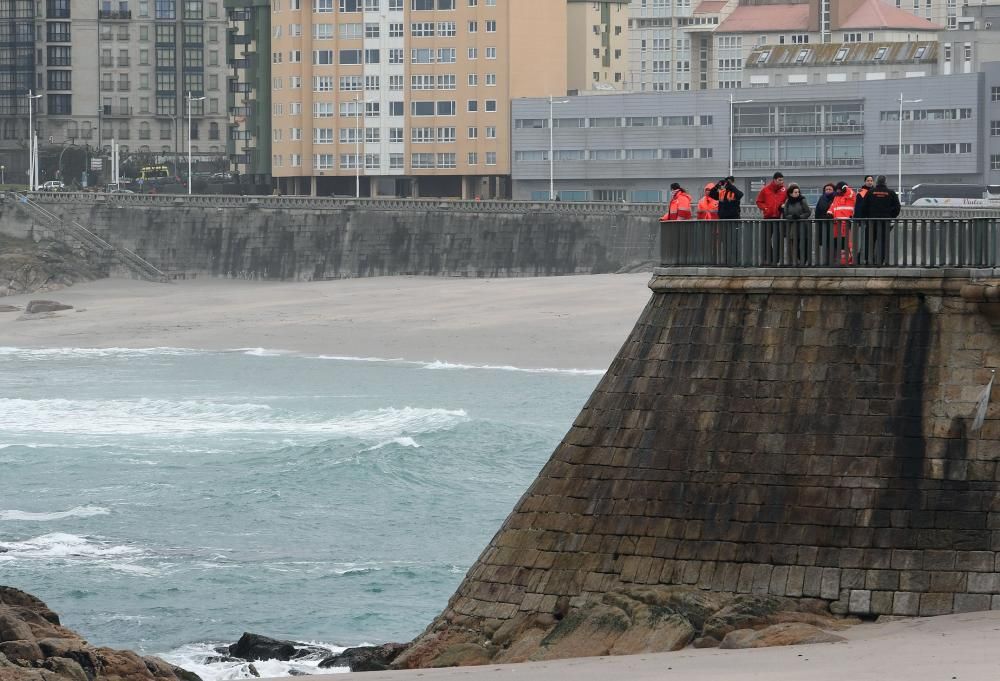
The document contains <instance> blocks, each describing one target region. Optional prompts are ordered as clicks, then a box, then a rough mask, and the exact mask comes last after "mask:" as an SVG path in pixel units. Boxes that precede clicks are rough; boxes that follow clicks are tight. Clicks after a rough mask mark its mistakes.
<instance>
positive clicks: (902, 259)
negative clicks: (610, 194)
mask: <svg viewBox="0 0 1000 681" xmlns="http://www.w3.org/2000/svg"><path fill="white" fill-rule="evenodd" d="M660 256H661V257H660V260H661V263H662V264H663V266H664V267H676V266H682V267H691V266H696V267H795V268H811V267H824V268H825V267H842V268H855V267H876V268H880V267H891V268H912V267H918V268H942V267H949V268H954V267H970V268H972V267H974V268H985V267H997V266H998V264H1000V217H997V216H991V217H960V218H948V217H929V218H912V217H906V218H895V219H891V220H890V219H885V220H876V219H868V220H853V219H850V220H832V219H830V220H686V221H675V222H664V223H661V228H660Z"/></svg>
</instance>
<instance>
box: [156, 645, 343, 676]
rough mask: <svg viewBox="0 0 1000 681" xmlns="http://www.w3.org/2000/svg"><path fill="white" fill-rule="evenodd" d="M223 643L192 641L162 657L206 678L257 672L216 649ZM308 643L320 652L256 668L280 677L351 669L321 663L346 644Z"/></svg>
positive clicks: (260, 662)
mask: <svg viewBox="0 0 1000 681" xmlns="http://www.w3.org/2000/svg"><path fill="white" fill-rule="evenodd" d="M223 645H224V644H222V643H189V644H188V645H184V646H181V647H179V648H175V649H174V650H171V651H169V652H166V653H161V654H160V655H159V657H162V658H163V659H164V660H166V661H167V662H169V663H171V664H174V665H177V666H178V667H181V668H182V669H186V670H188V671H190V672H194V673H195V674H197V675H198V676H200V677H201V678H202V679H203V681H229V680H230V679H251V678H254V676H255V675H254V674H253V673H252V672H251V671H250V663H249V662H246V661H245V660H237V659H234V658H231V657H229V656H228V655H226V654H222V653H219V651H218V650H216V648H219V647H222V646H223ZM304 645H308V646H310V647H313V648H317V649H318V651H319V652H317V653H314V654H312V655H308V656H306V657H301V658H298V659H295V660H291V661H288V662H283V661H281V660H258V661H256V662H254V663H253V666H254V669H255V670H256V671H257V676H262V677H264V678H272V677H275V678H276V677H286V676H299V675H304V676H312V675H315V674H337V673H342V672H347V671H349V669H348V668H347V667H333V668H331V669H320V668H319V663H320V662H321V661H322V660H324V659H326V658H327V657H329V656H331V655H336V654H338V653H342V652H344V651H345V650H346V648H345V647H343V646H336V645H333V644H330V643H319V642H314V641H307V642H305V643H304Z"/></svg>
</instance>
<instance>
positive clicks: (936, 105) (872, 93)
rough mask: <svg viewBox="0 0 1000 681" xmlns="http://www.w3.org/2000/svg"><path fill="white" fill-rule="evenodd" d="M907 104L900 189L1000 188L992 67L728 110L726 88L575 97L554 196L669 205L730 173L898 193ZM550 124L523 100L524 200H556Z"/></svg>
mask: <svg viewBox="0 0 1000 681" xmlns="http://www.w3.org/2000/svg"><path fill="white" fill-rule="evenodd" d="M901 95H902V97H903V99H904V100H906V103H905V104H904V107H903V121H902V126H903V127H902V131H903V149H902V152H903V158H902V161H903V164H902V166H903V186H904V188H909V187H911V186H913V185H915V184H918V183H920V182H956V183H965V182H973V183H984V184H996V183H1000V65H998V64H996V63H993V64H987V65H984V72H983V73H975V74H969V75H952V76H928V77H925V78H909V79H906V78H903V79H899V80H885V81H864V80H858V81H853V82H839V83H838V82H828V83H822V84H817V85H802V86H799V87H794V88H787V87H772V88H759V89H755V90H753V97H752V101H745V100H743V101H741V100H737V101H736V102H735V103H732V104H731V103H730V98H729V93H727V92H723V91H719V90H708V91H696V92H689V93H673V94H666V93H664V94H659V93H628V94H607V95H590V96H581V97H573V98H571V100H570V102H569V103H567V104H565V105H563V106H561V107H560V108H559V110H558V116H557V118H555V119H554V123H555V125H554V126H553V128H552V130H551V133H552V140H553V143H554V148H555V153H554V172H553V175H554V178H553V179H554V183H555V189H556V192H557V194H558V195H559V197H560V198H561V199H562V200H588V201H663V200H664V199H665V197H666V195H667V193H668V192H667V190H666V188H667V187H668V186H669V184H670V183H671V182H674V181H677V182H680V183H681V184H682V185H683V186H685V187H686V188H687V189H688V190H689V191H691V192H692V194H694V195H696V196H697V195H700V194H701V187H703V186H704V184H705V183H707V182H712V181H716V180H718V179H719V178H722V177H725V176H727V175H729V174H730V165H732V172H733V174H735V175H736V176H737V178H738V180H739V183H740V184H741V185H742V187H743V188H744V189H745V190H746V191H748V192H750V191H752V190H755V189H756V188H758V187H759V186H761V185H762V184H763V183H764V182H766V181H767V180H769V179H770V177H771V174H772V173H773V172H774V171H775V170H781V171H782V172H783V173H784V174H785V176H786V178H787V180H788V181H794V182H798V183H799V184H800V185H801V186H802V187H803V189H804V190H805V191H806V192H807V193H812V194H815V193H818V191H819V189H820V188H821V187H822V185H823V184H824V183H826V182H828V181H837V180H841V179H843V180H845V181H847V182H849V183H851V184H857V183H858V182H860V180H861V178H862V177H863V176H864V175H866V174H884V175H886V176H888V177H889V178H891V183H892V184H893V185H896V183H897V179H896V174H897V166H898V162H899V151H900V149H899V142H898V136H899V129H900V121H899V99H900V96H901ZM909 100H920V101H919V102H913V103H911V102H910V101H909ZM547 114H548V104H547V102H546V101H544V100H539V99H523V100H519V101H516V102H515V103H514V107H513V116H514V139H513V154H514V167H513V181H514V198H517V199H534V200H543V199H545V198H546V197H547V196H548V187H549V177H550V175H549V173H550V165H549V162H548V158H549V157H548V146H549V139H550V138H549V133H550V130H549V129H548V120H547ZM994 140H996V141H994Z"/></svg>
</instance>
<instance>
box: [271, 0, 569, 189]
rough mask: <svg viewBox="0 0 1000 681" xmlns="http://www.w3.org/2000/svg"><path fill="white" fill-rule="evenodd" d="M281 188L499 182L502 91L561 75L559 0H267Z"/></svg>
mask: <svg viewBox="0 0 1000 681" xmlns="http://www.w3.org/2000/svg"><path fill="white" fill-rule="evenodd" d="M271 9H272V13H271V55H270V56H271V81H272V82H271V153H272V159H271V171H272V174H273V176H274V178H275V180H276V181H277V185H278V188H279V190H280V191H282V192H283V193H291V194H319V195H330V194H337V195H353V194H354V193H355V191H356V186H357V184H360V186H361V188H360V192H361V194H362V195H365V196H367V195H380V194H394V195H399V196H464V197H469V198H471V197H475V196H481V197H483V198H488V197H495V196H505V195H508V194H509V191H510V190H509V177H510V103H511V100H512V99H513V98H517V97H528V96H536V97H537V96H548V95H556V96H560V95H563V94H565V92H566V89H567V87H566V86H567V80H566V78H567V68H566V61H567V44H566V28H567V8H566V2H565V0H555V1H553V0H547V1H546V2H537V0H271Z"/></svg>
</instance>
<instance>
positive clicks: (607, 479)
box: [418, 272, 1000, 644]
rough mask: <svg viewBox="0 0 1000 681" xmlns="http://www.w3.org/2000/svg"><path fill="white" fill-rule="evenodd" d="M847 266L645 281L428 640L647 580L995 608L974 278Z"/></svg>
mask: <svg viewBox="0 0 1000 681" xmlns="http://www.w3.org/2000/svg"><path fill="white" fill-rule="evenodd" d="M831 274H832V275H831ZM856 274H858V273H843V272H841V273H828V274H827V275H823V274H822V273H812V274H809V275H804V276H778V277H765V276H759V277H740V276H722V277H711V276H702V277H697V276H691V277H684V276H666V275H663V276H655V277H654V278H653V280H652V282H651V284H650V287H651V288H652V290H653V295H652V297H651V300H650V301H649V304H648V305H647V307H646V309H645V310H644V312H643V314H642V316H641V318H640V319H639V321H638V322H637V324H636V325H635V328H634V329H633V331H632V333H631V335H630V336H629V338H628V340H626V342H625V344H624V345H623V347H622V349H621V351H620V353H619V354H618V356H617V357H616V359H615V360H614V362H613V363H612V365H611V367H610V369H609V371H608V372H607V374H606V375H605V377H604V379H603V380H602V381H601V382H600V384H599V385H598V387H597V389H596V390H595V391H594V393H593V395H592V396H591V398H590V399H589V401H588V402H587V404H586V406H585V407H584V408H583V410H582V411H581V412H580V415H579V416H578V417H577V419H576V421H575V422H574V423H573V426H572V428H570V430H569V432H568V433H567V434H566V436H565V438H564V439H563V441H562V443H561V444H560V445H559V447H558V448H557V449H556V451H555V452H554V453H553V455H552V457H551V459H550V460H549V461H548V463H547V464H546V465H545V467H544V468H543V470H542V471H541V472H540V473H539V475H538V478H537V479H536V480H535V482H534V483H533V484H532V485H531V487H530V488H529V489H528V490H527V492H526V493H525V494H524V496H523V497H522V498H521V499H520V501H519V502H518V504H517V506H516V508H515V509H514V510H513V512H512V513H511V514H510V516H509V517H508V518H507V519H506V521H505V522H504V524H503V526H502V527H501V528H500V530H499V532H497V534H496V536H495V537H494V538H493V540H492V541H491V542H490V544H489V546H488V547H487V548H486V549H485V550H484V551H483V553H482V555H481V556H480V558H479V560H478V561H477V562H476V564H475V565H474V566H473V567H472V568H471V570H470V571H469V573H468V575H467V576H466V579H465V581H464V582H463V583H462V584H461V586H460V587H459V589H458V591H457V593H456V594H455V595H454V597H453V598H452V599H451V601H450V602H449V604H448V607H447V609H446V611H445V612H444V613H443V614H442V615H441V616H440V617H439V618H438V620H437V621H436V622H435V623H434V624H432V625H431V627H430V628H429V629H428V632H427V634H425V637H426V636H431V635H432V632H436V633H434V634H433V635H435V636H437V635H440V633H441V632H442V631H447V630H448V629H449V628H462V629H464V630H471V631H475V630H478V631H481V632H485V633H484V634H483V635H484V636H485V637H486V638H487V639H488V637H489V632H490V631H492V630H493V629H495V628H496V627H497V626H499V625H500V624H501V623H502V622H503V621H504V620H507V619H509V618H512V617H514V616H515V615H518V614H523V613H532V612H535V613H540V614H548V613H552V614H555V615H556V616H559V615H560V614H565V612H567V611H568V610H569V609H572V608H573V607H576V606H582V605H584V604H587V603H589V602H594V601H597V600H598V599H600V597H601V595H602V594H605V593H607V592H609V591H612V590H615V589H621V588H628V587H632V586H635V585H657V584H675V585H679V584H686V585H693V586H697V587H699V588H701V589H705V590H711V591H726V592H738V593H758V594H774V595H780V596H793V597H800V596H801V597H815V598H822V599H827V600H829V601H831V602H832V609H833V610H834V611H835V612H841V613H853V614H858V615H879V614H898V615H938V614H944V613H953V612H962V611H969V610H987V609H990V608H1000V564H998V557H1000V494H998V492H1000V478H998V474H1000V471H998V469H997V459H998V458H1000V443H998V441H1000V419H998V418H997V417H998V415H1000V411H998V410H997V408H996V406H991V407H990V410H989V418H988V419H987V421H986V424H985V426H984V427H983V428H982V430H981V431H979V432H975V433H972V432H970V431H969V427H970V423H971V421H972V416H973V413H974V411H975V405H976V398H977V397H978V395H979V394H980V392H981V391H982V390H983V388H984V386H985V385H986V384H987V383H988V381H989V379H990V375H991V372H990V369H989V367H995V366H997V364H1000V336H998V335H997V334H996V333H995V332H994V331H993V329H992V328H991V326H990V324H989V323H988V321H987V320H986V319H985V318H984V317H983V316H982V315H981V314H980V313H979V310H978V308H977V306H976V305H975V304H974V303H972V302H968V301H966V299H963V298H962V296H961V287H962V285H963V284H967V283H968V277H969V273H968V272H963V273H957V274H955V273H951V274H949V273H944V274H943V275H942V274H940V273H939V274H937V275H933V276H932V275H930V274H929V273H923V274H920V273H918V274H917V275H909V276H907V275H906V274H905V273H899V276H890V277H885V276H882V277H877V278H875V277H866V276H852V275H856ZM862 274H863V273H862ZM419 642H420V639H418V644H419Z"/></svg>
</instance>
